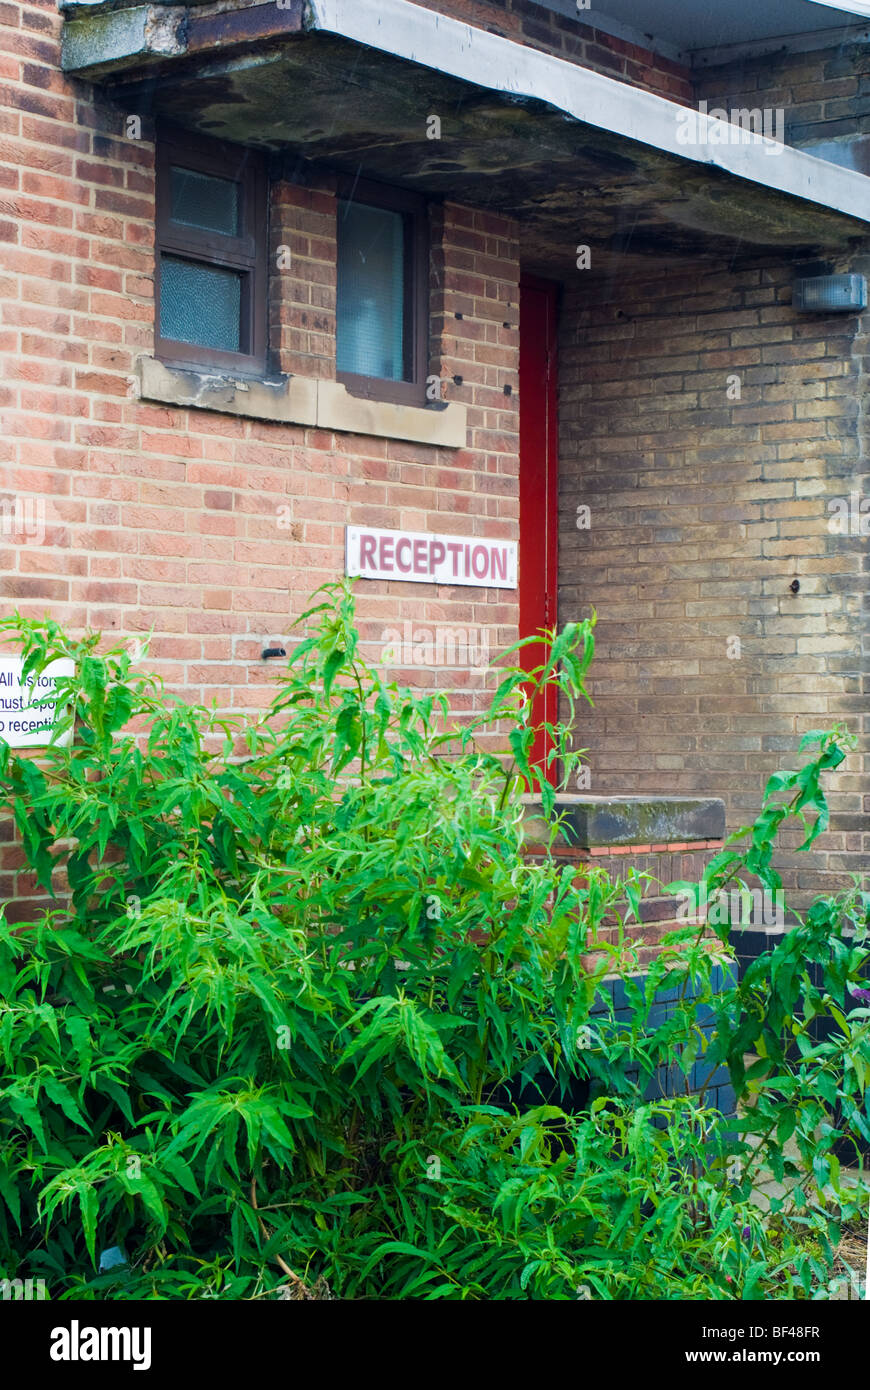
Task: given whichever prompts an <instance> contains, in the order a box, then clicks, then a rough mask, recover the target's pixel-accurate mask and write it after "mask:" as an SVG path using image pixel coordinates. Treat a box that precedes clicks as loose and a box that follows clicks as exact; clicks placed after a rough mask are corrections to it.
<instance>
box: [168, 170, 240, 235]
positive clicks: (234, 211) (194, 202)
mask: <svg viewBox="0 0 870 1390" xmlns="http://www.w3.org/2000/svg"><path fill="white" fill-rule="evenodd" d="M169 216H170V218H171V219H172V221H173V222H180V223H182V225H183V226H185V227H200V228H202V230H203V231H206V232H221V233H222V234H223V235H224V236H238V235H239V185H238V184H237V183H234V182H233V180H232V179H219V178H215V177H214V176H213V175H212V174H198V173H196V172H195V171H194V170H193V169H181V168H178V167H177V166H176V165H173V166H172V168H171V169H170V171H169Z"/></svg>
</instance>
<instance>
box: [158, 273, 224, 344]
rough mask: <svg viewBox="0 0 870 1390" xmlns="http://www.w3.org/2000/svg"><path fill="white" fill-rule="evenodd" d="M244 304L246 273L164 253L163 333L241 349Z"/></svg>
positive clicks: (187, 339)
mask: <svg viewBox="0 0 870 1390" xmlns="http://www.w3.org/2000/svg"><path fill="white" fill-rule="evenodd" d="M241 307H242V277H241V275H239V274H237V273H236V271H234V270H223V269H219V268H218V267H217V266H213V265H199V264H198V263H197V262H196V261H182V260H179V259H178V258H177V257H176V256H162V257H161V260H160V334H161V337H163V338H173V339H174V340H175V341H176V342H179V343H197V344H198V345H199V346H200V347H207V348H220V349H222V351H224V352H239V351H240V342H239V324H240V321H241Z"/></svg>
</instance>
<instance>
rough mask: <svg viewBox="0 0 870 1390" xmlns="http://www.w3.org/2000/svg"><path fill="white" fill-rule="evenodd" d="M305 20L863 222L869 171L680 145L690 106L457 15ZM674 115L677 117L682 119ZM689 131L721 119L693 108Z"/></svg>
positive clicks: (395, 9) (392, 0) (387, 3)
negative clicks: (479, 25) (607, 75)
mask: <svg viewBox="0 0 870 1390" xmlns="http://www.w3.org/2000/svg"><path fill="white" fill-rule="evenodd" d="M308 9H309V23H308V27H309V28H310V29H314V30H320V31H321V32H323V33H330V34H335V35H337V36H339V37H342V38H346V39H349V40H351V41H353V42H354V43H359V44H363V45H365V46H366V47H368V48H374V49H377V50H379V51H380V52H382V53H390V54H392V55H393V56H394V57H397V58H403V59H405V60H406V61H407V62H410V63H418V64H420V65H421V66H422V67H427V68H433V69H434V70H435V71H437V72H443V73H445V74H446V75H448V76H451V77H456V78H458V79H459V80H460V81H463V82H469V83H471V84H472V85H473V86H476V87H484V88H487V89H488V90H490V91H493V92H500V93H503V94H504V95H506V96H508V97H519V98H523V97H527V98H531V99H532V100H537V101H542V102H545V103H546V104H547V105H548V106H551V107H553V108H555V109H556V110H558V111H562V112H564V113H565V115H568V116H571V117H573V118H574V119H575V120H577V121H582V122H583V123H584V124H585V125H590V126H596V127H598V128H599V129H601V130H606V131H609V132H610V133H611V134H613V135H618V136H622V137H623V138H625V139H627V140H636V141H638V142H639V143H640V144H642V145H648V146H650V147H651V148H653V149H657V150H662V151H664V152H665V153H666V154H671V155H674V156H675V157H676V158H679V159H686V160H689V161H690V162H691V163H694V164H706V165H710V166H712V167H714V168H718V169H722V170H723V171H724V172H725V173H728V174H733V175H734V176H735V177H736V178H741V179H746V180H748V181H749V182H751V183H755V184H759V185H760V186H761V187H763V188H771V189H775V190H776V191H777V192H780V193H786V194H790V195H791V196H792V197H795V198H803V199H804V200H805V201H807V202H811V203H817V204H820V205H821V206H822V207H826V208H831V209H833V210H835V211H837V212H842V213H845V214H846V215H847V216H849V217H856V218H858V219H859V220H861V221H863V222H870V178H868V177H867V175H865V174H859V173H857V172H856V171H855V170H853V169H844V168H841V167H840V166H839V165H837V164H830V163H828V162H827V161H826V160H824V159H816V158H815V156H813V155H810V154H806V153H805V152H804V151H803V150H796V149H793V148H792V147H791V146H790V145H782V146H776V147H775V150H774V149H770V150H768V149H766V148H765V145H773V142H772V141H763V140H758V141H754V142H752V143H747V144H721V145H718V144H717V145H711V144H706V143H700V141H699V143H697V144H680V143H679V141H678V138H677V136H678V132H679V131H680V130H681V128H682V127H683V124H684V120H685V113H686V112H687V111H691V110H692V108H690V107H685V106H681V105H679V104H678V103H677V102H673V101H667V100H666V99H665V98H664V97H660V96H656V95H655V93H653V92H646V91H643V90H642V89H641V88H639V87H631V86H629V85H628V84H627V83H625V82H619V81H617V80H616V79H615V78H612V77H605V76H604V75H603V74H602V73H598V72H592V71H591V70H590V69H589V68H583V67H579V66H578V65H577V64H576V63H568V62H565V60H564V59H562V58H554V57H552V56H551V55H550V54H549V53H542V52H540V51H539V50H538V49H535V48H528V47H526V46H524V45H522V44H518V43H514V42H512V40H510V39H503V38H501V37H500V36H499V35H498V34H490V33H487V32H486V30H483V29H477V28H474V27H473V26H472V25H470V24H463V23H462V21H461V20H458V19H451V18H449V17H448V16H446V15H443V14H439V13H437V12H436V11H433V10H428V9H424V8H423V6H421V5H415V4H412V3H411V0H377V4H376V5H369V4H360V3H359V0H308ZM681 115H682V118H683V119H682V120H681ZM694 119H695V121H696V122H697V123H698V126H697V128H698V130H699V132H700V130H701V129H702V128H706V130H707V131H709V130H710V128H711V127H713V126H715V125H718V124H720V123H719V122H716V121H714V120H713V118H712V117H710V116H706V115H702V114H700V113H699V112H697V111H695V113H694Z"/></svg>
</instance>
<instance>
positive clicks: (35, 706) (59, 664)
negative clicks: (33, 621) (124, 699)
mask: <svg viewBox="0 0 870 1390" xmlns="http://www.w3.org/2000/svg"><path fill="white" fill-rule="evenodd" d="M23 669H24V658H23V657H22V656H0V741H2V742H3V743H8V744H9V745H10V747H12V748H40V747H42V746H44V745H45V744H47V743H50V742H51V731H52V729H53V728H54V722H55V719H56V717H57V698H58V697H57V678H58V676H71V675H73V673H74V671H75V663H74V662H73V661H72V660H71V659H70V658H69V657H59V658H58V659H57V660H56V661H51V662H49V664H48V665H47V666H46V667H45V668H44V670H42V671H40V672H39V674H37V673H36V672H35V671H31V673H30V675H29V676H28V677H27V681H26V683H25V682H24V681H23V680H22V678H21V672H22V670H23ZM71 737H72V729H69V730H67V732H66V733H65V734H64V735H63V736H62V737H61V738H59V739H57V740H56V742H57V743H59V744H60V743H69V741H70V738H71Z"/></svg>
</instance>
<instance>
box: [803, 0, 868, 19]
mask: <svg viewBox="0 0 870 1390" xmlns="http://www.w3.org/2000/svg"><path fill="white" fill-rule="evenodd" d="M812 3H813V4H814V5H826V6H827V8H828V9H829V10H842V11H843V12H844V13H845V14H857V15H860V16H861V18H862V19H870V0H812Z"/></svg>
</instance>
